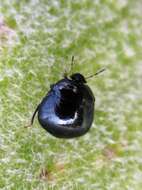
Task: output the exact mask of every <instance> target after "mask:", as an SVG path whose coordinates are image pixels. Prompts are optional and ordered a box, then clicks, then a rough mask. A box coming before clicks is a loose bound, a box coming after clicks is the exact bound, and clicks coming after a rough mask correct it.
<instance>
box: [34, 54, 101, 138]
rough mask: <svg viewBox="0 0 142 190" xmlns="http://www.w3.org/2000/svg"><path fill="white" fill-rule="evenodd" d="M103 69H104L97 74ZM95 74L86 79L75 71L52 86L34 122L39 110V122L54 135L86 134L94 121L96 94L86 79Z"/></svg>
mask: <svg viewBox="0 0 142 190" xmlns="http://www.w3.org/2000/svg"><path fill="white" fill-rule="evenodd" d="M72 64H73V57H72ZM102 71H104V69H102V70H100V71H98V72H97V73H95V74H94V75H97V74H99V73H100V72H102ZM94 75H91V76H89V77H87V78H85V77H84V76H83V75H82V74H80V73H75V74H72V75H71V76H70V78H68V77H67V76H65V77H64V78H63V79H61V80H59V81H58V82H57V83H55V84H54V85H51V88H50V90H49V92H48V94H47V95H46V96H45V97H44V98H43V100H42V101H41V103H40V104H39V105H38V106H37V108H36V110H35V112H34V113H33V116H32V119H31V125H32V124H33V121H34V117H35V115H36V113H37V112H38V120H39V123H40V125H41V126H42V127H43V128H44V129H45V130H46V131H48V132H49V133H50V134H52V135H53V136H55V137H58V138H74V137H79V136H82V135H84V134H85V133H87V132H88V130H89V129H90V127H91V125H92V122H93V117H94V103H95V97H94V95H93V93H92V91H91V89H90V87H89V86H88V85H86V79H88V78H90V77H92V76H94Z"/></svg>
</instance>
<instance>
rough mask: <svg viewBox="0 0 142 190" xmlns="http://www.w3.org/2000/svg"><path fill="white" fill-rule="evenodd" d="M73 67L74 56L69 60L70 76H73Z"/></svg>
mask: <svg viewBox="0 0 142 190" xmlns="http://www.w3.org/2000/svg"><path fill="white" fill-rule="evenodd" d="M73 65H74V56H72V58H71V68H70V70H71V74H73Z"/></svg>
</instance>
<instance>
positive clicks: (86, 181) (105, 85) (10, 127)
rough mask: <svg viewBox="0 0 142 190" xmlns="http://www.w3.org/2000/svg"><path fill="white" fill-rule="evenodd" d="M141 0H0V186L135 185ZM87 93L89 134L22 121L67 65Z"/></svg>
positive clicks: (141, 158) (34, 189)
mask: <svg viewBox="0 0 142 190" xmlns="http://www.w3.org/2000/svg"><path fill="white" fill-rule="evenodd" d="M141 12H142V2H141V0H137V1H135V0H116V1H115V0H112V1H109V0H82V1H79V0H76V1H72V0H68V1H65V0H41V1H39V0H31V1H26V0H21V1H17V0H13V1H10V0H4V1H3V0H0V189H3V190H22V189H23V190H30V189H31V190H47V189H55V190H56V189H57V190H58V189H59V190H61V189H62V190H68V189H73V190H76V189H80V190H83V189H84V190H95V189H96V190H127V189H128V190H141V188H142V131H141V130H142V98H141V97H142V14H141ZM72 55H74V56H75V66H74V72H81V73H82V74H84V75H85V76H89V75H90V74H92V73H95V72H96V71H97V70H98V69H100V68H103V67H106V68H107V70H106V71H105V72H104V73H102V74H100V76H98V77H97V78H92V79H89V80H88V84H89V86H90V87H91V88H92V90H93V92H94V95H95V97H96V106H95V109H96V112H95V120H94V123H93V126H92V128H91V130H90V131H89V133H88V134H87V135H85V136H83V137H81V138H77V139H72V140H63V139H56V138H54V137H52V136H51V135H49V134H48V133H47V132H46V131H45V130H44V129H42V128H41V127H40V126H39V124H38V122H37V120H36V122H35V124H34V126H33V127H32V128H24V126H25V125H27V124H28V122H29V120H30V117H31V115H32V113H33V111H34V109H35V107H36V105H37V104H38V103H39V102H40V101H41V99H42V97H43V96H44V95H45V94H46V93H47V91H48V90H49V87H50V84H52V83H54V82H56V81H57V80H59V79H60V78H61V77H62V75H63V73H64V70H65V69H69V66H70V61H71V56H72Z"/></svg>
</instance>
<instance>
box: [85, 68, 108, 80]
mask: <svg viewBox="0 0 142 190" xmlns="http://www.w3.org/2000/svg"><path fill="white" fill-rule="evenodd" d="M105 70H106V68H103V69H100V70H98V71H97V72H96V73H95V74H92V75H90V76H88V77H86V78H85V79H89V78H92V77H94V76H96V75H98V74H100V73H102V72H104V71H105Z"/></svg>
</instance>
